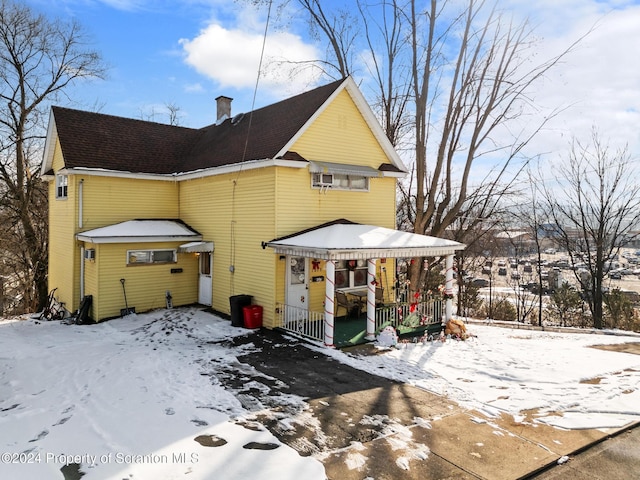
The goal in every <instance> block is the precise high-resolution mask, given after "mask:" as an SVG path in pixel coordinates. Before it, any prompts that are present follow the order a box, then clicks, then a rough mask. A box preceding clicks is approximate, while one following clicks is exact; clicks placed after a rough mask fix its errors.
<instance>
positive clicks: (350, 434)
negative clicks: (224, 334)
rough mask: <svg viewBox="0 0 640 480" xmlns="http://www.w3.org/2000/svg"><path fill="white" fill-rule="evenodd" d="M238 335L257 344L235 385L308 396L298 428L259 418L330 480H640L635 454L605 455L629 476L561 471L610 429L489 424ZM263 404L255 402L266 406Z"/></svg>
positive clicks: (285, 345)
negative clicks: (249, 369) (251, 373)
mask: <svg viewBox="0 0 640 480" xmlns="http://www.w3.org/2000/svg"><path fill="white" fill-rule="evenodd" d="M242 338H243V339H242V340H240V341H242V342H252V343H255V344H256V345H259V346H261V349H260V350H261V351H260V352H259V353H256V352H253V353H251V354H249V355H246V356H244V357H240V358H239V360H240V361H241V362H243V363H246V364H249V365H251V366H253V368H255V369H256V370H258V371H259V372H261V375H256V377H255V378H251V379H250V380H251V382H248V379H247V378H246V371H245V372H244V378H243V380H242V383H243V384H244V385H247V384H254V382H263V383H264V382H265V381H266V382H267V383H269V385H268V386H269V388H268V389H266V390H269V394H268V395H271V396H273V395H274V388H277V389H280V391H281V392H282V393H289V394H294V395H298V396H301V397H303V398H306V399H307V403H308V405H309V408H308V410H307V411H305V412H295V415H297V417H296V418H297V420H295V421H290V419H291V418H290V415H291V414H292V412H282V413H283V415H282V418H283V419H286V421H285V422H281V421H279V420H278V415H277V413H278V412H279V411H282V409H283V408H285V407H283V406H282V405H280V404H274V407H273V408H272V409H271V410H272V411H271V412H270V413H269V414H258V415H257V419H258V420H260V421H262V423H263V424H264V425H265V426H266V427H267V428H268V429H269V430H271V431H272V433H274V434H275V435H276V436H277V437H278V438H279V439H280V440H281V441H282V442H283V443H286V444H288V445H290V446H291V447H292V448H294V449H296V450H298V451H299V452H300V453H301V455H314V456H315V457H316V458H319V459H320V460H321V461H322V462H323V464H324V465H325V469H326V473H327V477H328V479H329V480H363V479H366V478H371V479H375V480H392V479H393V480H397V479H403V480H404V479H407V480H412V479H416V480H418V479H420V480H425V479H488V480H501V479H506V480H511V479H521V478H535V477H536V475H538V474H540V478H544V479H556V478H563V479H564V478H576V479H578V478H587V479H598V478H602V479H608V480H609V479H616V478H640V460H638V458H639V456H640V454H638V453H634V455H635V457H633V456H632V457H629V458H631V460H630V461H629V462H626V461H622V462H621V461H620V456H619V455H618V456H617V457H616V456H615V455H614V456H612V460H611V463H612V464H619V469H622V468H624V469H625V471H626V473H627V474H628V475H627V476H626V477H625V476H620V477H618V476H612V475H611V473H612V472H615V471H616V470H614V469H613V467H612V466H610V465H608V464H607V463H603V468H604V469H605V470H604V471H603V472H602V474H600V473H598V472H597V470H595V466H594V465H592V464H594V463H596V464H597V463H598V462H595V461H594V459H593V458H591V457H587V461H586V464H585V465H586V466H585V467H584V468H585V469H586V470H587V471H588V472H589V474H590V476H580V475H582V473H584V472H583V471H581V470H580V469H578V468H576V469H575V470H574V469H573V468H574V467H572V465H573V464H574V460H573V459H571V460H569V462H568V463H566V464H562V465H559V464H558V461H559V460H560V459H563V458H564V457H566V456H569V457H571V456H572V455H573V454H574V453H575V452H579V451H583V450H585V449H587V448H588V447H590V446H593V448H594V449H597V451H604V450H603V449H605V446H606V444H607V442H608V440H606V439H608V438H609V437H611V436H613V435H615V434H616V433H617V432H616V430H605V431H603V430H588V429H585V430H561V429H557V428H554V427H551V426H547V425H544V424H540V423H534V422H533V415H534V414H535V412H530V414H529V415H528V416H526V418H524V419H520V421H515V420H514V419H513V418H512V417H511V416H508V415H504V416H503V417H501V418H487V417H485V416H483V415H482V414H481V413H479V412H474V411H468V410H465V409H462V408H461V407H459V406H458V405H457V404H455V403H453V402H451V401H449V400H447V399H446V398H444V397H441V396H438V395H435V394H433V393H430V392H427V391H425V390H422V389H419V388H416V387H412V386H409V385H406V384H401V383H397V382H393V381H390V380H387V379H385V378H382V377H378V376H375V375H371V374H368V373H366V372H362V371H360V370H357V369H353V368H352V367H349V366H347V365H344V364H341V363H339V362H337V361H335V360H333V359H332V358H330V357H327V356H325V355H323V354H321V353H319V352H318V351H317V350H312V349H309V348H307V347H306V346H305V345H304V344H302V343H298V342H295V341H292V342H291V341H289V340H284V339H283V338H282V337H280V336H279V335H278V334H277V333H275V332H269V331H262V332H259V333H255V334H252V335H249V336H248V337H242ZM365 348H366V347H365ZM311 365H312V366H313V368H309V367H310V366H311ZM265 376H266V377H265ZM265 378H271V379H276V380H277V382H272V381H269V380H265ZM235 388H237V389H239V390H238V395H239V398H245V399H246V398H248V396H250V395H256V392H259V391H260V389H256V388H253V389H252V392H251V393H250V394H245V393H243V392H242V388H243V387H242V384H238V385H236V386H235ZM276 396H277V395H276ZM267 397H268V396H265V397H263V398H260V399H259V402H260V403H261V404H262V405H265V404H269V401H270V400H269V398H267ZM276 403H277V402H276ZM274 412H275V414H274ZM638 430H639V431H640V429H638ZM603 441H604V442H603ZM630 441H637V437H633V438H631V439H630ZM635 445H636V447H635V450H634V452H636V450H637V443H635ZM620 448H621V449H624V447H620ZM605 450H606V449H605ZM589 451H591V450H589ZM593 451H596V450H593ZM615 452H619V450H615V451H614V450H611V453H612V454H613V453H615ZM583 455H584V454H583ZM576 458H577V457H576ZM576 463H577V462H576ZM551 466H553V468H550V467H551ZM557 472H562V473H557ZM563 474H564V475H567V474H570V476H562V475H563ZM574 474H575V475H576V476H571V475H574ZM554 475H555V476H554ZM558 475H560V476H558ZM600 475H602V476H600Z"/></svg>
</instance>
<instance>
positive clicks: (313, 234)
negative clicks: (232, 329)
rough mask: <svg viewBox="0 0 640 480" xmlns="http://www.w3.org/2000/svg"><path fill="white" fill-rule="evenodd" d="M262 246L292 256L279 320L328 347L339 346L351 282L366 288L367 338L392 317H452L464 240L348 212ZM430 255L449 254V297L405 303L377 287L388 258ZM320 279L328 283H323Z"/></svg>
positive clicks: (431, 320) (432, 320) (418, 322)
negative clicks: (343, 302)
mask: <svg viewBox="0 0 640 480" xmlns="http://www.w3.org/2000/svg"><path fill="white" fill-rule="evenodd" d="M262 246H263V248H267V247H271V248H273V249H274V251H275V253H276V254H277V255H279V257H278V258H279V260H284V261H285V263H284V265H283V266H284V267H285V268H283V269H282V270H281V272H282V274H281V276H280V281H281V282H282V283H281V285H282V287H283V288H282V291H283V292H284V295H283V297H284V299H283V300H282V297H280V298H281V300H279V301H278V302H277V304H278V305H277V308H276V317H277V318H276V326H279V327H280V328H283V329H285V330H286V331H290V332H292V333H295V334H297V335H301V336H303V337H307V338H313V339H316V340H318V341H321V342H323V343H324V345H326V346H328V347H334V346H336V342H337V335H336V332H337V331H339V330H342V329H341V328H340V317H338V316H337V314H338V313H339V312H338V307H339V306H340V304H339V303H338V300H339V298H338V297H339V295H340V293H341V290H342V289H344V288H345V287H347V288H348V289H349V290H351V291H353V289H354V288H356V287H357V288H358V289H364V292H360V293H361V294H362V296H361V301H360V306H361V308H359V310H358V311H359V313H360V312H362V308H366V312H364V313H365V317H366V318H365V320H363V323H364V325H365V328H364V329H363V330H364V336H363V339H364V340H368V341H371V340H375V339H376V335H377V333H378V332H379V331H380V330H381V329H382V328H384V327H385V326H387V325H391V326H394V327H396V328H401V327H402V328H403V327H411V328H418V327H424V326H425V325H424V324H425V323H426V324H438V325H439V324H442V323H444V322H445V321H446V320H448V319H449V318H451V314H452V302H451V299H452V298H453V256H454V254H455V252H456V251H457V250H461V249H463V248H464V245H463V244H461V243H458V242H454V241H451V240H447V239H443V238H437V237H429V236H426V235H418V234H413V233H409V232H401V231H398V230H393V229H389V228H383V227H377V226H373V225H361V224H357V223H353V222H350V221H348V220H344V219H340V220H336V221H333V222H329V223H327V224H324V225H320V226H318V227H314V228H311V229H308V230H305V231H302V232H299V233H297V234H293V235H289V236H287V237H282V238H279V239H275V240H271V241H269V242H263V244H262ZM425 256H433V257H444V259H445V262H444V263H445V265H444V270H445V282H444V286H443V287H444V290H443V294H444V298H446V300H444V301H443V300H442V299H441V298H438V299H437V300H436V299H428V300H429V301H426V299H425V298H424V297H423V296H420V294H419V293H416V294H415V295H418V297H416V298H414V299H413V301H412V302H411V303H398V302H399V300H401V299H402V297H399V296H397V295H395V294H394V295H393V296H392V298H391V299H389V298H387V301H388V302H390V303H383V304H381V303H380V302H379V299H377V298H376V297H377V295H376V293H377V287H378V285H379V284H380V277H381V276H384V277H385V279H386V275H387V273H386V267H385V265H387V263H386V262H387V259H398V258H415V257H425ZM309 262H311V264H312V265H313V271H314V272H315V274H314V275H313V277H311V276H310V275H309V269H308V268H307V265H308V263H309ZM281 265H282V264H281ZM345 267H346V268H345ZM394 270H395V268H394V269H393V270H392V271H394ZM316 286H320V287H323V288H322V291H318V289H317V287H316ZM387 291H389V290H388V289H387ZM404 298H405V299H406V298H409V297H408V296H405V297H404ZM365 300H366V301H365ZM443 304H444V305H443ZM436 305H437V306H436ZM318 307H320V308H323V311H319V310H320V308H318ZM346 311H347V312H348V311H349V310H348V309H347V310H346ZM407 322H409V324H406V323H407ZM411 322H413V323H414V324H413V325H412V324H411ZM343 323H344V322H343ZM432 328H435V327H432ZM339 335H340V338H341V342H344V341H346V340H345V338H343V333H342V332H341V333H340V334H339ZM345 335H347V336H348V334H345ZM359 338H360V333H359V332H356V334H355V335H354V336H351V337H349V338H348V340H349V341H358V339H359Z"/></svg>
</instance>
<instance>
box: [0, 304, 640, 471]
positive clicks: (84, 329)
mask: <svg viewBox="0 0 640 480" xmlns="http://www.w3.org/2000/svg"><path fill="white" fill-rule="evenodd" d="M469 329H470V331H471V332H472V333H473V334H475V335H477V338H473V339H471V340H469V341H466V342H458V341H452V340H449V341H446V342H444V343H443V342H428V343H425V344H421V343H418V344H406V345H405V344H402V345H400V346H399V348H391V349H387V350H384V351H383V352H382V353H381V354H380V355H372V356H358V355H349V354H346V353H344V352H342V351H338V350H328V349H321V350H322V351H323V352H325V353H328V354H330V355H332V356H333V357H335V358H336V359H338V360H340V361H341V362H344V363H347V364H349V365H352V366H354V367H356V368H360V369H364V370H368V371H371V372H372V373H375V374H377V375H384V376H387V377H389V378H392V379H396V380H399V381H403V382H407V383H411V384H414V385H416V386H418V387H421V388H425V389H428V390H430V391H433V392H436V393H438V394H442V395H446V396H447V397H449V398H451V399H452V400H455V401H457V402H459V403H460V404H462V405H463V406H466V407H469V408H474V409H479V410H481V411H483V412H484V413H485V414H487V415H490V416H491V415H495V414H498V413H500V412H506V413H510V414H513V415H514V416H516V418H517V417H518V415H520V412H522V411H523V410H528V409H537V420H536V421H543V422H547V423H550V424H552V425H557V426H560V427H563V428H601V427H615V426H620V425H623V424H626V423H628V422H630V421H638V420H640V355H633V354H628V353H618V352H609V351H602V350H598V349H594V348H589V346H590V345H595V344H609V343H626V342H637V341H640V338H639V337H628V336H626V337H625V336H614V335H596V334H593V335H587V334H566V333H550V332H535V331H528V330H517V329H510V328H498V327H490V326H479V325H471V326H469ZM247 333H248V331H247V330H244V329H241V328H235V327H231V325H230V322H229V321H227V320H223V319H219V318H217V317H215V316H213V315H211V314H208V313H205V312H202V311H200V310H198V309H175V310H159V311H156V312H151V313H148V314H138V315H130V316H128V317H125V318H122V319H115V320H111V321H109V322H105V323H102V324H99V325H83V326H77V325H64V324H61V323H60V322H37V321H35V320H33V319H26V320H3V321H0V478H20V479H42V478H62V474H61V471H60V470H61V468H63V467H64V466H65V465H67V464H69V465H70V467H64V468H65V469H73V468H76V469H77V468H79V469H80V470H81V471H82V472H84V473H85V476H84V477H82V478H83V479H86V480H90V479H106V478H113V479H124V478H129V479H135V478H138V479H139V478H154V479H170V478H182V477H185V476H186V477H188V478H192V479H210V478H224V479H274V478H277V479H283V480H286V479H299V478H305V479H309V480H313V479H324V478H325V474H324V468H323V466H322V464H321V463H320V462H319V461H318V460H317V459H314V458H313V457H301V456H299V455H298V453H297V452H296V451H295V450H293V449H291V448H289V447H288V446H286V445H283V444H282V443H280V442H279V441H278V439H276V438H275V437H274V436H273V435H271V434H270V433H269V432H268V431H267V430H266V429H265V428H263V427H262V428H261V427H260V426H259V425H257V424H255V422H249V421H247V419H250V418H252V417H251V415H249V412H248V411H246V410H245V409H244V407H243V406H242V405H241V404H240V402H239V401H238V400H237V398H236V397H235V396H234V395H233V394H232V393H230V392H229V391H227V390H225V388H224V387H223V386H222V385H221V384H220V383H219V382H218V380H217V379H216V376H215V375H212V374H211V372H212V371H213V372H215V370H216V368H215V366H216V365H225V366H226V367H227V369H226V372H227V373H228V371H229V370H231V371H233V368H234V366H235V365H237V368H238V370H241V369H242V368H244V367H241V366H240V365H239V364H238V361H237V359H236V356H239V355H245V354H247V353H249V352H251V351H253V350H255V348H256V347H255V346H253V345H252V344H249V345H246V346H243V347H232V346H231V345H230V343H229V342H227V340H228V339H229V338H231V337H233V336H238V335H245V334H247ZM229 366H231V368H228V367H229ZM288 401H290V402H300V404H303V403H304V400H303V399H302V398H298V399H296V398H291V399H289V400H288ZM558 413H561V414H562V416H559V415H558Z"/></svg>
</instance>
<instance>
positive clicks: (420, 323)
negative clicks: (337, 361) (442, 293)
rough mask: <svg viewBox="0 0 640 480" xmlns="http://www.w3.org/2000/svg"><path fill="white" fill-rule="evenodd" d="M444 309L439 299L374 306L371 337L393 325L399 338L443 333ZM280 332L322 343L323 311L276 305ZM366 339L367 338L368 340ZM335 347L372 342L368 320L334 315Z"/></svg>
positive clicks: (357, 314) (354, 315)
mask: <svg viewBox="0 0 640 480" xmlns="http://www.w3.org/2000/svg"><path fill="white" fill-rule="evenodd" d="M445 310H446V307H445V304H444V302H443V301H442V300H441V299H434V298H430V299H425V300H423V301H420V302H417V303H413V304H408V303H395V304H387V305H383V306H379V307H376V309H375V323H374V325H375V326H374V334H375V335H377V334H378V333H380V331H381V330H382V329H383V328H385V327H387V326H392V327H394V328H395V329H396V331H397V332H398V336H399V337H400V338H401V339H404V338H412V337H420V336H423V335H437V334H439V333H440V331H441V330H442V328H443V327H442V323H443V321H444V319H443V313H444V312H445ZM277 312H278V314H279V327H278V328H280V329H282V330H284V331H285V332H288V333H290V334H292V335H295V336H299V337H302V338H305V339H308V340H311V341H316V342H319V343H322V342H324V341H325V338H326V337H325V334H326V332H325V314H324V312H312V311H307V310H304V309H302V308H299V307H295V306H292V305H285V304H279V305H278V306H277ZM368 337H369V338H368ZM333 339H334V346H335V347H337V348H344V347H349V346H353V345H359V344H363V343H367V342H369V341H371V338H370V335H368V334H367V318H366V316H364V315H363V313H362V312H351V313H347V314H345V315H343V316H336V317H335V320H334V324H333Z"/></svg>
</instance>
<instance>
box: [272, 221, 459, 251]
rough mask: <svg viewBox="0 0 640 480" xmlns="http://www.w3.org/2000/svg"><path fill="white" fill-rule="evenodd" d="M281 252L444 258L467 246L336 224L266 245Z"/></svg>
mask: <svg viewBox="0 0 640 480" xmlns="http://www.w3.org/2000/svg"><path fill="white" fill-rule="evenodd" d="M264 246H265V247H271V248H273V249H274V250H275V252H276V253H278V254H281V255H293V256H301V257H312V258H318V259H322V260H359V259H367V258H410V257H425V256H427V257H429V256H433V257H441V256H446V255H453V254H455V252H456V251H458V250H463V249H464V248H465V245H464V244H462V243H458V242H454V241H452V240H447V239H444V238H438V237H430V236H427V235H419V234H415V233H409V232H402V231H399V230H393V229H390V228H384V227H377V226H374V225H361V224H353V223H348V224H345V223H336V224H331V225H326V226H320V227H317V228H314V229H311V230H307V231H305V232H301V233H299V234H294V235H290V236H287V237H283V238H280V239H275V240H271V241H270V242H266V243H265V244H264Z"/></svg>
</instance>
